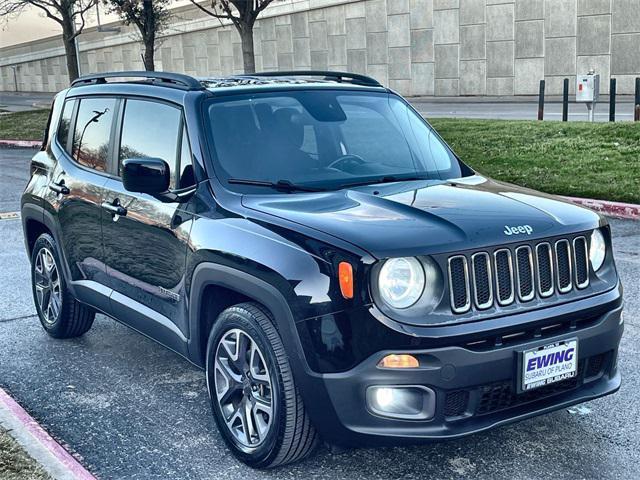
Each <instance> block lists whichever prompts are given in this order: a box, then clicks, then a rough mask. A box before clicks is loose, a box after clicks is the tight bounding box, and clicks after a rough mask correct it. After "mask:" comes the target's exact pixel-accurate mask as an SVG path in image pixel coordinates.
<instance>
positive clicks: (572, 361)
mask: <svg viewBox="0 0 640 480" xmlns="http://www.w3.org/2000/svg"><path fill="white" fill-rule="evenodd" d="M577 373H578V341H577V340H564V341H562V342H556V343H552V344H550V345H545V346H543V347H538V348H535V349H532V350H526V351H524V352H522V374H521V383H520V386H521V390H522V391H523V392H526V391H529V390H533V389H534V388H539V387H544V386H545V385H549V384H551V383H555V382H560V381H562V380H566V379H567V378H572V377H575V376H576V375H577Z"/></svg>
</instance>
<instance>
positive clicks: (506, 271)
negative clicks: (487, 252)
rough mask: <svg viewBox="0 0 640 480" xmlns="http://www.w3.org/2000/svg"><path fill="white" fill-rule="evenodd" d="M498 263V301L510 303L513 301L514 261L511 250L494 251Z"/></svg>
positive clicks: (503, 303)
mask: <svg viewBox="0 0 640 480" xmlns="http://www.w3.org/2000/svg"><path fill="white" fill-rule="evenodd" d="M494 258H495V263H496V284H497V286H498V303H499V304H500V305H509V304H510V303H511V302H513V296H514V295H513V263H512V259H511V252H510V251H509V250H506V249H504V250H498V251H497V252H495V253H494Z"/></svg>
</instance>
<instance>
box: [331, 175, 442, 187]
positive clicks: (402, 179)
mask: <svg viewBox="0 0 640 480" xmlns="http://www.w3.org/2000/svg"><path fill="white" fill-rule="evenodd" d="M414 180H433V179H432V178H428V177H420V176H414V177H397V176H393V175H387V176H385V177H382V178H370V179H369V180H361V181H359V182H354V183H345V184H343V185H341V186H340V188H349V187H361V186H364V185H378V184H379V183H395V182H411V181H414Z"/></svg>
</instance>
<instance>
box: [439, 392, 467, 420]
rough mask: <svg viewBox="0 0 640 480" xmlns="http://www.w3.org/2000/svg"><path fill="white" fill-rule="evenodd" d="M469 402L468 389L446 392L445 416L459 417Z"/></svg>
mask: <svg viewBox="0 0 640 480" xmlns="http://www.w3.org/2000/svg"><path fill="white" fill-rule="evenodd" d="M468 404H469V390H456V391H455V392H449V393H447V395H446V397H445V402H444V416H445V417H459V416H460V415H463V414H464V413H465V412H466V410H467V405H468Z"/></svg>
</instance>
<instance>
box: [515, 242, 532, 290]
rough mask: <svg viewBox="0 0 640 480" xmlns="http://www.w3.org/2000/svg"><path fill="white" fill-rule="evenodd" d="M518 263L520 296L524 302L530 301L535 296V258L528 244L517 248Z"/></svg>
mask: <svg viewBox="0 0 640 480" xmlns="http://www.w3.org/2000/svg"><path fill="white" fill-rule="evenodd" d="M516 260H517V261H516V265H517V267H518V268H517V276H516V278H517V279H518V296H519V297H520V300H522V301H523V302H528V301H529V300H531V299H532V298H533V296H534V293H535V292H534V291H533V282H534V279H533V258H532V256H531V248H529V247H528V246H526V245H525V246H524V247H518V248H516Z"/></svg>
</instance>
